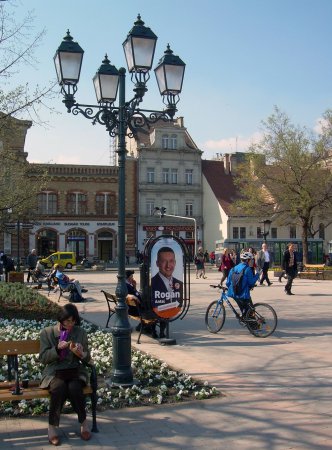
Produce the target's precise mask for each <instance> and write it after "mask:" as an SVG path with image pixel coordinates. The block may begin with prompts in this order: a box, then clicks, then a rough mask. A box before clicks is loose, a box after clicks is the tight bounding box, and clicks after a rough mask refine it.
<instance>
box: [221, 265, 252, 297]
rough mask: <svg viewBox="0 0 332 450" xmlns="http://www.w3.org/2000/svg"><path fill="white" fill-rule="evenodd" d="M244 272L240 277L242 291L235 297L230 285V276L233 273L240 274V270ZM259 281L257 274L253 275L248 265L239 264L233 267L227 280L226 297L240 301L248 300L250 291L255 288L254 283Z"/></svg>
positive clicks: (231, 284)
mask: <svg viewBox="0 0 332 450" xmlns="http://www.w3.org/2000/svg"><path fill="white" fill-rule="evenodd" d="M243 269H245V270H244V272H243V277H242V289H241V293H240V294H239V295H235V293H234V289H233V283H232V275H233V272H236V273H240V272H241V270H243ZM258 279H259V273H256V275H254V274H253V273H252V269H251V267H249V266H248V264H246V263H244V262H241V263H240V264H238V265H237V266H235V267H233V268H232V269H231V270H230V272H229V274H228V278H227V282H226V286H227V287H228V292H227V295H228V296H229V297H232V298H238V299H241V300H249V299H250V289H251V288H252V287H254V286H255V283H256V281H257V280H258Z"/></svg>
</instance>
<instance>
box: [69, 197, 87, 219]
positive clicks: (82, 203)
mask: <svg viewBox="0 0 332 450" xmlns="http://www.w3.org/2000/svg"><path fill="white" fill-rule="evenodd" d="M86 205H87V196H86V195H85V194H80V193H78V192H72V193H69V194H67V211H68V214H75V215H78V214H86V209H87V208H86Z"/></svg>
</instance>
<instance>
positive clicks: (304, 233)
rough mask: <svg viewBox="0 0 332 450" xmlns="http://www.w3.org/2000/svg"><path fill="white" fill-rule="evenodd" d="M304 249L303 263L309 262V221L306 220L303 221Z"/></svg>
mask: <svg viewBox="0 0 332 450" xmlns="http://www.w3.org/2000/svg"><path fill="white" fill-rule="evenodd" d="M302 251H303V264H308V223H307V221H306V220H304V221H303V222H302Z"/></svg>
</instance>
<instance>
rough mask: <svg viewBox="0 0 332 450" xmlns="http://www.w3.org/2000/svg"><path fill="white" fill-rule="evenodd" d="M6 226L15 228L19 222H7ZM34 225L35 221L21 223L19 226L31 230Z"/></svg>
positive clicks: (11, 228) (10, 228)
mask: <svg viewBox="0 0 332 450" xmlns="http://www.w3.org/2000/svg"><path fill="white" fill-rule="evenodd" d="M5 227H6V228H8V229H9V230H15V229H17V228H18V227H17V223H6V224H5ZM33 227H34V225H33V223H21V222H20V225H19V228H23V229H24V230H31V229H32V228H33Z"/></svg>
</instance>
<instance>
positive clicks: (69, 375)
mask: <svg viewBox="0 0 332 450" xmlns="http://www.w3.org/2000/svg"><path fill="white" fill-rule="evenodd" d="M58 320H59V323H58V324H57V325H54V326H50V327H47V328H45V329H44V330H42V331H41V334H40V353H39V359H40V361H41V362H42V364H44V365H45V369H44V372H43V375H42V381H41V385H40V387H41V388H42V389H48V390H49V392H50V396H51V400H50V410H49V418H48V423H49V425H48V440H49V442H50V444H52V445H60V439H59V436H58V433H57V430H58V427H59V423H60V414H61V410H62V407H63V405H64V403H65V401H66V399H69V401H70V403H71V404H72V407H73V408H74V411H75V412H76V413H77V416H78V421H79V423H80V424H81V438H82V439H83V440H84V441H88V440H89V439H90V438H91V433H90V432H89V429H88V424H87V420H86V411H85V397H84V394H83V387H84V386H86V385H87V383H88V372H87V370H86V369H85V367H84V365H83V364H82V363H81V360H84V361H86V362H89V360H90V351H89V348H88V337H87V334H86V331H85V330H84V329H83V328H81V327H80V317H79V314H78V311H77V308H76V306H75V305H73V304H72V303H69V304H67V305H64V306H63V308H62V310H61V312H60V314H59V317H58Z"/></svg>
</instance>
